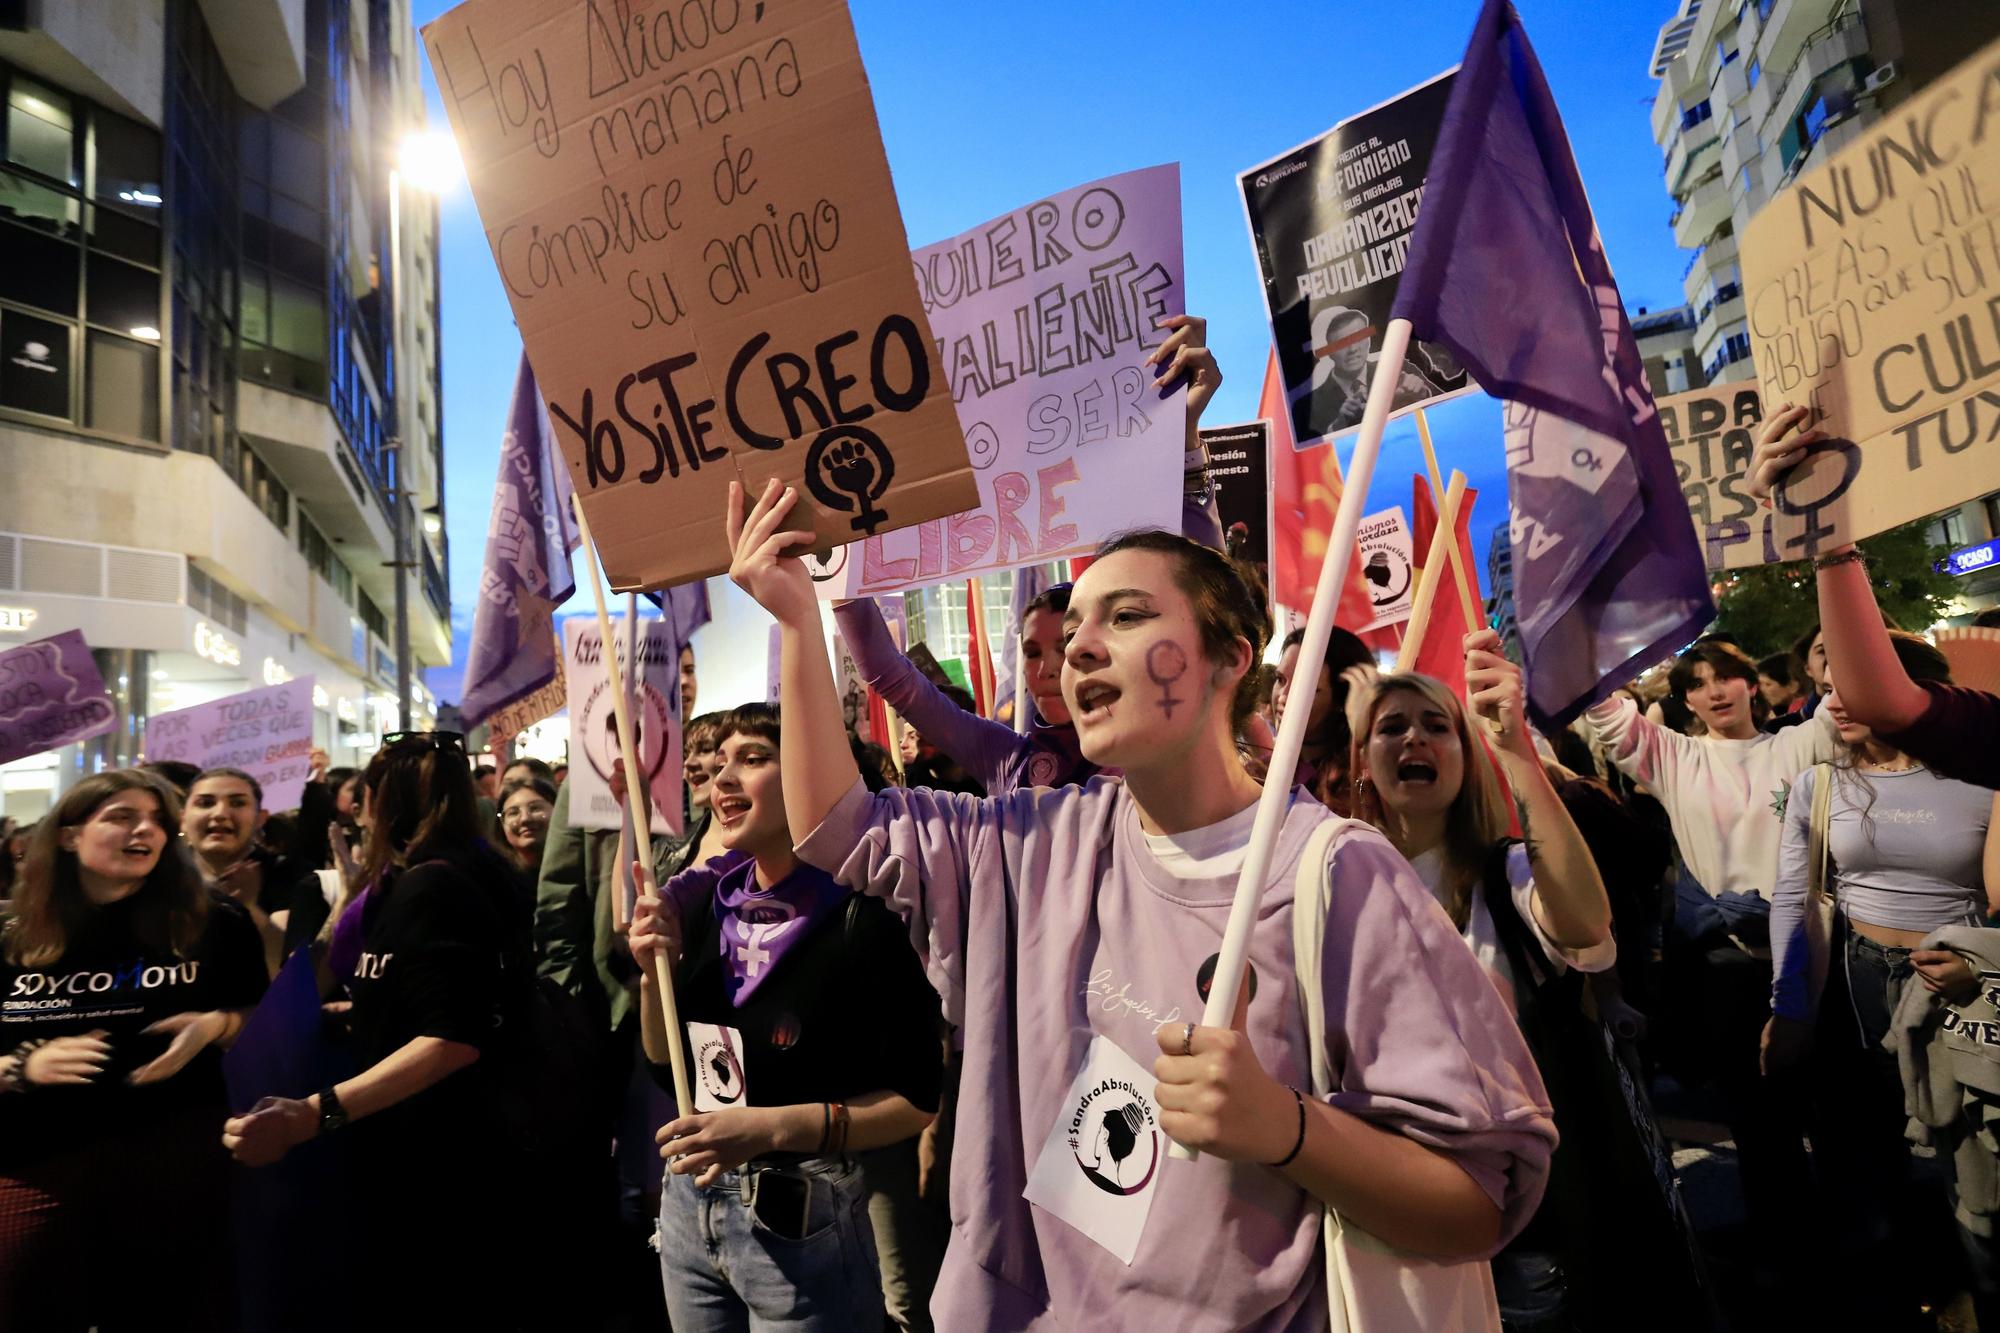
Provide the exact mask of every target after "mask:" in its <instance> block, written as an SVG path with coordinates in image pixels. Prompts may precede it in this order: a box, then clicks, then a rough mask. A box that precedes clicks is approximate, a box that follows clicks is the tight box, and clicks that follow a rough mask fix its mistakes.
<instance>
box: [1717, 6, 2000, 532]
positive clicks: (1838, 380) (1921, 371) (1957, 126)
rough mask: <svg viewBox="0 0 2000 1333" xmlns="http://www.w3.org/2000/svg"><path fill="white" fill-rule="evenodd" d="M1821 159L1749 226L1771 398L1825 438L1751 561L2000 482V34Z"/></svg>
mask: <svg viewBox="0 0 2000 1333" xmlns="http://www.w3.org/2000/svg"><path fill="white" fill-rule="evenodd" d="M1814 162H1815V163H1816V164H1817V165H1814V166H1812V167H1811V168H1810V169H1809V170H1807V171H1805V172H1804V173H1802V174H1801V175H1800V176H1799V178H1798V179H1797V180H1795V181H1793V182H1792V183H1791V185H1789V186H1788V187H1786V188H1785V189H1784V190H1782V191H1780V192H1779V193H1778V194H1777V196H1776V197H1775V198H1773V199H1772V200H1771V202H1770V203H1768V204H1766V205H1765V206H1764V208H1763V209H1762V210H1761V211H1759V212H1758V213H1757V214H1756V216H1755V217H1753V218H1752V219H1751V221H1750V225H1749V226H1748V227H1747V228H1745V230H1744V233H1743V248H1742V256H1743V289H1744V301H1745V312H1746V314H1747V315H1748V318H1749V325H1750V353H1751V356H1752V357H1753V359H1754V360H1755V361H1756V364H1757V376H1758V382H1759V385H1760V386H1761V388H1762V392H1763V403H1764V406H1765V407H1766V408H1767V409H1769V410H1771V411H1776V410H1778V408H1779V406H1780V405H1781V404H1785V403H1795V404H1801V405H1809V406H1811V407H1812V408H1813V409H1814V413H1815V415H1816V417H1818V418H1819V419H1820V420H1821V427H1820V428H1821V429H1822V430H1824V431H1826V432H1827V434H1828V435H1829V437H1831V438H1829V439H1828V440H1827V441H1826V442H1825V443H1823V444H1821V445H1819V446H1817V447H1816V448H1815V449H1814V451H1813V453H1812V455H1811V456H1810V457H1809V458H1808V459H1807V460H1806V461H1805V462H1804V463H1802V464H1800V466H1799V467H1798V468H1796V469H1795V470H1794V471H1793V473H1792V475H1791V476H1790V477H1788V478H1787V479H1786V480H1785V481H1784V482H1783V483H1782V484H1781V485H1780V486H1779V488H1778V490H1777V493H1776V494H1775V495H1774V497H1773V501H1774V505H1773V507H1774V510H1775V513H1774V515H1773V517H1772V519H1771V524H1770V531H1769V533H1768V536H1766V537H1765V538H1764V539H1763V542H1762V544H1763V545H1764V551H1763V553H1761V554H1760V556H1759V558H1760V559H1775V560H1799V559H1804V558H1806V557H1808V556H1813V555H1816V554H1819V553H1821V552H1824V551H1825V550H1827V549H1828V548H1830V547H1833V546H1837V545H1840V544H1841V543H1844V542H1850V541H1854V540H1857V539H1859V538H1862V537H1868V536H1872V535H1874V534H1875V533H1878V532H1882V531H1884V530H1885V529H1888V528H1892V527H1894V526H1896V525H1897V524H1900V523H1906V522H1909V521H1910V520H1912V519H1917V518H1922V517H1924V516H1925V515H1927V514H1932V513H1935V512H1937V511H1938V510H1940V509H1944V508H1947V507H1949V506H1951V505H1954V504H1958V503H1961V502H1963V501H1965V500H1968V499H1971V498H1973V497H1974V496H1978V495H1983V494H1984V493H1986V492H1987V491H1989V490H1991V489H1992V488H1993V482H1994V478H1995V477H1996V476H2000V42H1996V43H1994V44H1993V45H1991V46H1988V47H1987V48H1986V49H1984V50H1983V51H1980V52H1979V53H1977V54H1976V55H1974V56H1972V57H1971V58H1970V59H1968V60H1966V61H1965V62H1964V63H1962V64H1960V65H1959V66H1958V68H1956V69H1955V70H1953V71H1952V72H1951V73H1949V74H1947V75H1945V76H1944V77H1943V78H1940V79H1938V80H1936V81H1935V82H1934V83H1932V84H1931V85H1930V87H1928V88H1926V89H1924V91H1923V92H1921V93H1919V94H1918V95H1917V96H1915V97H1913V98H1911V99H1909V100H1908V101H1906V102H1904V103H1902V104H1901V105H1899V106H1897V107H1896V108H1895V109H1894V110H1893V111H1891V112H1890V113H1888V114H1887V115H1885V116H1884V117H1883V118H1882V119H1881V121H1880V122H1879V123H1877V124H1875V125H1873V126H1871V127H1870V128H1869V129H1868V130H1867V131H1866V132H1865V133H1863V134H1862V135H1860V137H1858V138H1856V139H1855V140H1854V141H1853V142H1852V143H1850V144H1848V145H1847V146H1846V147H1845V148H1843V149H1842V150H1841V151H1840V152H1839V153H1837V154H1834V155H1832V156H1831V157H1830V158H1828V159H1827V160H1825V161H1820V160H1819V159H1818V157H1817V156H1815V158H1814ZM1732 549H1734V548H1732ZM1711 563H1713V557H1712V556H1711ZM1732 563H1737V562H1736V561H1732Z"/></svg>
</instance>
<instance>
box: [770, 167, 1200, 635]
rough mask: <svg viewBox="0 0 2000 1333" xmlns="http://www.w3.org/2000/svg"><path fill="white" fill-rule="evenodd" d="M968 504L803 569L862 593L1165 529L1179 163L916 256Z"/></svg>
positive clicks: (1177, 462)
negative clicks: (1133, 531)
mask: <svg viewBox="0 0 2000 1333" xmlns="http://www.w3.org/2000/svg"><path fill="white" fill-rule="evenodd" d="M911 259H912V261H913V262H914V263H915V265H916V271H917V290H918V292H919V293H920V294H921V295H922V297H923V301H924V314H925V316H926V317H927V318H928V319H929V321H930V326H931V334H932V336H933V337H934V338H935V339H936V340H937V342H938V346H939V348H940V349H941V353H942V355H941V357H940V360H941V362H942V363H943V365H944V368H945V373H946V376H947V378H948V379H949V381H950V385H951V395H952V401H953V402H955V403H956V404H957V405H958V424H959V427H960V429H961V430H963V431H964V432H965V444H966V452H967V454H968V456H969V457H970V458H971V459H972V466H973V470H974V475H975V476H976V478H977V479H978V483H979V504H978V505H977V506H976V507H974V508H972V509H968V510H966V511H964V512H963V513H958V514H953V515H951V516H950V517H949V518H943V519H934V520H931V521H930V522H926V523H918V524H916V525H914V526H912V527H908V528H904V529H901V530H899V531H896V532H886V533H881V534H878V535H876V536H872V537H869V538H868V539H867V540H865V541H861V542H856V543H853V544H852V545H849V546H846V547H842V548H840V549H837V550H835V551H834V552H833V553H832V555H831V556H830V557H829V558H828V559H826V560H814V561H811V562H809V563H810V564H811V565H812V567H813V571H814V577H815V579H816V580H818V582H819V585H820V591H821V593H822V594H823V595H824V596H828V597H865V596H869V595H871V594H874V593H882V592H890V591H893V590H896V589H900V588H912V587H920V586H922V585H924V584H928V583H936V582H939V581H940V580H943V579H962V578H966V577H968V576H970V575H973V574H978V573H981V572H983V571H986V570H1000V569H1012V568H1014V567H1016V566H1019V565H1032V564H1041V563H1044V562H1046V561H1050V560H1061V559H1067V558H1068V557H1070V556H1073V555H1087V554H1089V553H1090V551H1091V550H1092V549H1093V548H1094V547H1095V546H1096V545H1097V543H1098V542H1099V541H1100V540H1102V539H1103V538H1104V537H1106V536H1109V535H1110V534H1112V533H1114V532H1119V531H1123V530H1125V529H1128V528H1137V527H1167V528H1177V527H1178V526H1179V523H1180V512H1181V459H1182V454H1183V451H1184V449H1185V447H1186V436H1187V394H1186V392H1185V390H1184V389H1181V388H1179V387H1174V388H1172V389H1170V390H1169V391H1168V392H1166V393H1161V392H1160V391H1159V390H1156V389H1154V388H1153V377H1154V368H1153V367H1151V366H1148V365H1147V364H1146V358H1147V356H1148V355H1150V354H1151V353H1152V352H1153V350H1154V349H1155V348H1157V347H1158V346H1159V345H1160V344H1161V343H1162V342H1164V341H1165V340H1166V337H1167V331H1166V330H1163V329H1161V328H1159V326H1158V325H1159V321H1160V320H1161V319H1162V318H1164V317H1165V316H1167V315H1177V314H1182V313H1184V312H1185V308H1186V294H1185V293H1186V287H1185V285H1184V282H1183V273H1182V262H1181V182H1180V168H1179V167H1178V166H1174V165H1168V166H1161V167H1148V168H1146V169H1144V170H1142V171H1129V172H1126V173H1125V174H1123V175H1120V176H1107V177H1105V178H1104V179H1103V180H1100V181H1093V182H1091V183H1090V184H1088V185H1079V186H1077V187H1075V188H1074V189H1069V190H1065V191H1063V192H1062V193H1061V194H1057V195H1052V196H1050V197H1049V198H1047V199H1043V200H1040V201H1038V202H1036V203H1032V204H1029V205H1028V206H1027V207H1025V208H1018V209H1015V210H1014V211H1013V212H1011V213H1007V214H1005V215H1003V216H1001V217H998V218H995V219H993V220H992V221H990V222H987V223H983V224H982V225H980V226H977V227H974V228H973V229H972V230H970V231H967V232H964V233H962V234H960V235H958V236H954V237H952V238H951V239H950V240H946V241H939V242H938V243H937V244H935V245H928V246H925V247H924V248H923V249H921V250H918V251H917V252H916V253H915V254H914V255H912V256H911Z"/></svg>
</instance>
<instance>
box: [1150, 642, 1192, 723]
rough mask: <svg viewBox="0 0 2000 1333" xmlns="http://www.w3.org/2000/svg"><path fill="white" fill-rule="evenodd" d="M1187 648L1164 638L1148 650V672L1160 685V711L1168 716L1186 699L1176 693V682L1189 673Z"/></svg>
mask: <svg viewBox="0 0 2000 1333" xmlns="http://www.w3.org/2000/svg"><path fill="white" fill-rule="evenodd" d="M1187 668H1188V658H1187V650H1186V649H1185V648H1183V647H1181V646H1180V645H1179V644H1177V643H1175V642H1174V641H1173V640H1171V639H1162V640H1160V641H1159V642H1158V643H1156V644H1154V645H1153V646H1152V647H1151V648H1148V649H1147V650H1146V674H1147V675H1148V676H1150V677H1152V680H1153V683H1154V684H1155V685H1157V686H1159V687H1160V711H1161V712H1163V713H1165V714H1166V715H1167V716H1168V717H1172V716H1173V715H1174V708H1175V706H1176V705H1178V704H1182V703H1186V702H1187V701H1186V700H1185V699H1180V698H1176V697H1175V695H1174V682H1175V681H1177V680H1179V679H1180V678H1181V677H1182V676H1185V675H1186V674H1187Z"/></svg>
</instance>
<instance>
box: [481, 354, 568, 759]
mask: <svg viewBox="0 0 2000 1333" xmlns="http://www.w3.org/2000/svg"><path fill="white" fill-rule="evenodd" d="M569 496H570V480H569V470H568V469H567V468H566V467H564V466H563V463H562V460H561V459H560V458H559V457H558V455H557V453H556V450H555V446H554V441H553V440H552V439H551V437H550V432H549V412H548V408H547V407H546V406H545V405H544V404H543V402H542V394H541V390H539V389H537V388H536V387H535V372H534V370H533V368H532V367H530V366H529V365H528V357H527V353H525V352H524V353H522V354H521V369H520V371H519V373H518V374H516V375H515V377H514V402H513V404H512V406H510V407H509V408H508V410H507V433H506V434H505V435H504V436H502V437H501V441H500V479H499V480H498V481H497V482H495V483H494V486H493V519H492V522H491V523H490V524H489V525H488V526H487V529H486V570H485V573H484V574H482V575H481V576H480V580H479V604H478V605H477V606H476V607H475V608H474V609H473V612H472V647H471V650H470V651H469V652H468V653H467V654H466V663H465V697H464V698H463V699H461V700H460V701H459V705H458V708H459V712H460V713H461V714H463V715H464V718H465V723H466V725H467V726H468V727H471V726H477V725H478V724H479V723H481V722H483V721H485V720H486V719H487V718H488V717H490V716H492V715H493V714H494V713H496V712H498V711H499V710H501V709H502V708H505V707H506V706H507V705H508V704H511V703H513V702H514V701H515V700H517V699H520V698H522V697H524V696H526V695H529V694H532V693H534V692H535V691H536V690H539V689H540V688H542V686H544V685H546V684H548V683H549V682H550V681H552V680H554V679H555V677H556V671H557V668H558V663H557V661H556V640H555V631H554V626H553V621H552V617H553V616H554V614H555V609H556V607H558V606H560V605H561V604H562V603H563V602H564V601H565V600H567V599H568V598H569V595H570V594H571V593H573V592H575V591H576V575H575V574H574V573H573V572H572V571H571V569H570V563H569V553H570V552H571V551H574V550H575V549H576V547H577V543H578V541H579V540H580V538H579V537H578V536H577V531H576V518H575V516H574V515H573V514H571V512H570V506H569Z"/></svg>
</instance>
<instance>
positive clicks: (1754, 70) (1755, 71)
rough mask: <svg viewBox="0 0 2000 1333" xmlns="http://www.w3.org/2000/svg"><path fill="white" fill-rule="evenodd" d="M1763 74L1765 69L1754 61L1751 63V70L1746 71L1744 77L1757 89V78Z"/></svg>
mask: <svg viewBox="0 0 2000 1333" xmlns="http://www.w3.org/2000/svg"><path fill="white" fill-rule="evenodd" d="M1763 72H1764V67H1763V66H1762V65H1760V64H1758V63H1757V62H1756V61H1754V60H1753V61H1751V62H1750V68H1749V69H1747V70H1745V71H1744V77H1745V78H1747V79H1748V80H1749V83H1750V86H1751V87H1752V88H1755V87H1756V86H1757V76H1758V75H1760V74H1762V73H1763Z"/></svg>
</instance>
